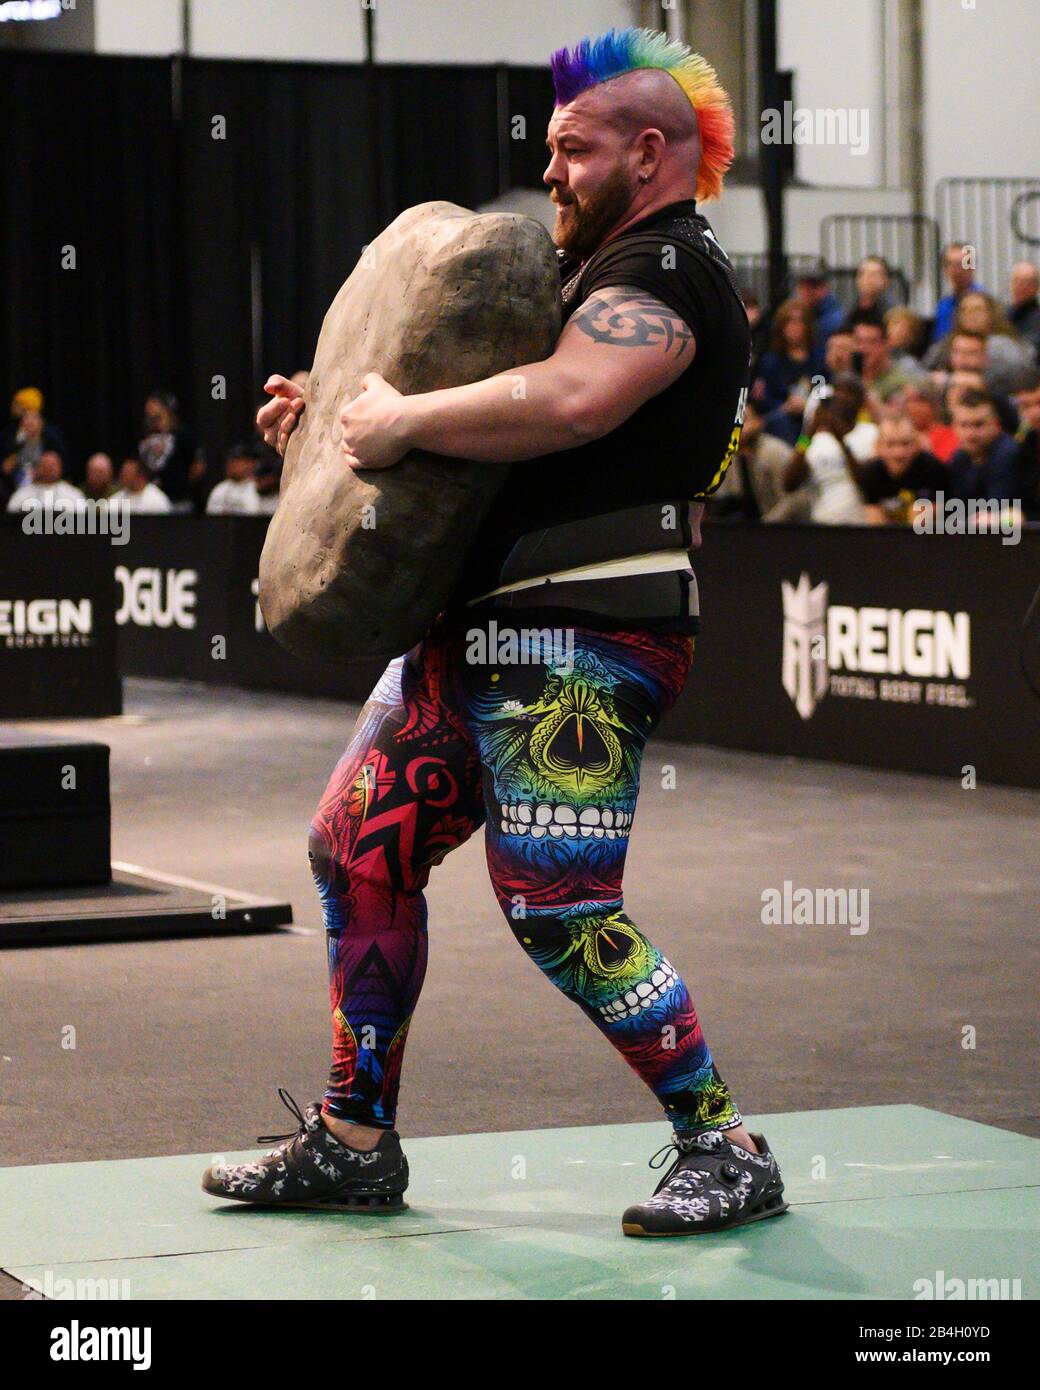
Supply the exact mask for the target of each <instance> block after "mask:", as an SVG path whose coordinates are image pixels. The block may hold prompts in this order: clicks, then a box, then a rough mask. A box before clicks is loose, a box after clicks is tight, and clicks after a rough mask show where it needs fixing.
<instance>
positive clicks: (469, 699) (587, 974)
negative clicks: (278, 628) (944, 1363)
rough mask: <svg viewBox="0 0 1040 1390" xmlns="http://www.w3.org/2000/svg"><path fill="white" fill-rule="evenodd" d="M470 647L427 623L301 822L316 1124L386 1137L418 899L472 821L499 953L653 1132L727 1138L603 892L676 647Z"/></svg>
mask: <svg viewBox="0 0 1040 1390" xmlns="http://www.w3.org/2000/svg"><path fill="white" fill-rule="evenodd" d="M484 626H485V630H486V627H487V624H486V622H485V625H484ZM472 631H473V629H472V628H468V629H466V630H465V631H463V630H462V629H460V628H451V627H449V626H448V625H447V624H446V623H445V622H444V620H443V619H440V620H438V622H437V623H435V624H434V626H433V628H432V629H431V630H430V632H429V634H428V635H427V637H426V638H425V639H424V640H423V641H422V642H421V643H420V644H419V645H418V646H417V647H415V648H414V649H413V650H412V651H411V652H409V653H408V654H407V656H404V657H399V658H397V660H395V661H392V662H391V663H390V665H389V666H388V668H387V670H386V672H385V674H384V675H383V677H382V678H381V680H380V681H379V682H378V684H377V685H376V688H375V690H374V691H373V692H372V694H371V696H370V697H369V700H368V702H367V704H366V705H365V707H364V709H363V710H362V712H361V715H360V717H359V719H358V722H357V725H356V726H355V729H354V733H353V736H352V739H351V742H350V744H349V746H348V748H347V750H346V752H345V753H344V754H343V756H342V758H341V759H340V761H339V763H338V764H337V766H336V768H335V771H334V772H333V774H332V777H331V779H330V781H329V784H328V787H327V788H326V791H325V794H324V796H323V797H322V800H321V804H320V806H319V808H318V810H317V812H316V814H315V817H314V820H313V823H312V826H311V835H310V858H311V869H312V872H313V874H314V879H315V882H316V883H317V886H318V890H319V893H320V894H321V899H322V907H323V911H324V918H325V928H326V932H327V938H328V953H329V991H330V999H331V1005H332V1022H333V1055H332V1068H331V1073H330V1077H329V1083H328V1089H327V1091H326V1093H325V1102H324V1108H325V1110H326V1111H328V1112H330V1113H331V1114H333V1115H336V1116H339V1117H340V1118H341V1119H345V1120H353V1121H355V1122H356V1123H360V1124H365V1125H372V1126H376V1127H380V1128H386V1129H389V1128H392V1126H393V1124H394V1117H395V1113H396V1108H397V1093H398V1086H399V1083H400V1077H401V1063H402V1059H403V1055H404V1047H405V1042H406V1039H407V1036H408V1025H409V1022H410V1020H411V1017H412V1012H413V1010H414V1008H415V1005H416V1002H417V1000H418V998H419V992H420V990H421V988H422V983H423V976H424V974H425V971H426V954H427V925H426V901H425V898H424V896H423V888H424V887H425V885H426V882H427V880H428V878H429V874H430V870H431V869H432V868H433V866H434V865H435V864H439V863H440V861H441V860H442V859H443V858H444V856H445V855H446V854H448V853H449V852H450V851H451V850H452V849H454V848H455V847H456V846H457V845H461V844H463V843H464V841H466V840H467V839H468V838H469V837H470V836H471V835H472V834H473V833H474V831H476V830H478V829H479V828H480V826H481V825H485V827H486V828H485V842H486V850H487V863H488V869H489V871H490V875H491V882H492V884H493V886H494V890H495V893H496V896H497V898H498V902H499V905H500V906H501V908H502V911H503V913H504V914H505V917H506V921H507V922H508V924H509V926H510V928H511V930H512V932H513V934H514V936H515V937H516V939H517V941H518V942H519V944H520V945H521V947H522V948H523V950H524V951H526V952H527V954H528V955H529V956H530V957H531V959H532V960H533V961H534V962H535V963H536V964H537V965H538V966H539V968H540V969H541V970H542V971H543V972H544V973H545V974H546V975H547V976H548V977H549V979H550V980H551V981H552V983H553V984H554V985H556V986H557V988H558V989H560V990H562V991H563V993H564V994H565V995H567V997H568V998H569V999H572V1000H574V1002H575V1003H576V1004H577V1005H578V1007H579V1008H580V1009H582V1010H583V1011H584V1012H585V1013H586V1014H587V1015H588V1017H589V1018H590V1019H591V1020H592V1022H593V1023H594V1024H595V1025H596V1027H597V1028H598V1029H599V1030H600V1031H601V1032H602V1033H603V1034H604V1035H605V1036H606V1037H607V1038H608V1039H609V1040H610V1042H611V1043H613V1045H614V1047H615V1048H617V1050H618V1051H619V1052H620V1053H621V1055H622V1056H623V1057H624V1058H625V1060H626V1061H627V1062H628V1063H629V1065H630V1066H631V1067H632V1068H633V1069H634V1070H635V1071H636V1072H637V1073H638V1074H639V1076H640V1077H642V1079H643V1080H644V1081H645V1082H646V1084H647V1085H648V1086H649V1087H650V1089H651V1090H652V1091H653V1093H654V1095H655V1096H656V1097H657V1099H658V1100H659V1101H660V1103H661V1104H662V1105H663V1107H664V1110H665V1114H666V1116H667V1118H668V1119H669V1121H670V1122H671V1124H672V1127H673V1128H674V1129H675V1130H677V1131H678V1132H680V1133H687V1134H688V1133H696V1132H698V1131H700V1130H705V1129H730V1128H733V1127H735V1126H736V1125H739V1124H740V1123H741V1116H740V1114H739V1112H738V1111H737V1109H736V1107H735V1106H734V1104H733V1101H732V1099H731V1098H730V1094H729V1091H728V1089H727V1087H726V1085H725V1083H724V1082H723V1080H722V1078H721V1076H720V1075H719V1073H718V1071H717V1070H716V1068H715V1065H714V1063H713V1062H712V1058H711V1054H710V1052H709V1051H708V1047H707V1044H706V1043H705V1041H704V1036H703V1034H702V1032H701V1027H700V1023H699V1022H698V1019H697V1014H696V1013H695V1011H694V1007H693V1004H692V1002H691V1000H690V996H689V994H688V993H687V990H686V986H685V984H684V983H683V981H682V979H681V978H680V976H679V974H678V972H677V971H676V970H675V969H674V967H673V966H672V965H670V964H669V962H668V961H667V960H666V959H665V957H664V956H662V954H661V953H660V951H658V950H657V949H656V947H654V946H652V945H651V943H650V942H649V941H648V940H647V939H646V937H645V936H644V935H643V934H642V932H641V931H639V929H638V928H637V927H636V925H635V923H634V922H633V921H632V919H631V918H630V917H629V916H628V915H627V914H626V913H625V911H624V901H623V894H622V886H621V884H622V874H623V870H624V864H625V852H626V850H627V848H628V837H629V834H630V832H631V830H632V823H633V817H634V814H635V809H636V797H637V794H638V790H639V768H640V762H641V759H642V754H643V749H644V746H645V744H646V741H647V738H648V737H649V735H650V733H651V732H652V731H653V729H654V728H655V727H656V725H657V723H658V721H659V720H660V718H661V716H662V715H663V714H664V713H665V711H666V710H667V709H668V708H669V707H670V706H671V705H672V704H673V703H674V701H675V699H676V698H677V697H678V695H679V693H680V691H681V690H682V687H683V683H684V682H685V679H686V675H687V672H688V670H689V667H690V662H691V660H692V655H693V641H692V639H691V638H689V637H686V636H682V635H679V634H675V633H669V634H660V633H651V632H645V631H626V632H616V631H615V632H610V633H603V632H598V631H595V630H592V629H586V628H571V629H567V630H566V631H567V633H568V635H572V636H573V641H572V643H570V644H568V646H567V647H566V648H557V649H556V650H553V649H552V648H551V647H548V646H540V645H539V639H537V638H535V639H532V638H531V636H530V630H529V629H522V628H517V629H514V633H515V634H517V637H518V643H519V645H518V646H517V647H515V648H514V650H512V651H508V650H506V651H502V650H500V649H499V647H498V646H497V644H495V645H494V650H493V651H491V653H490V655H489V653H488V652H486V651H485V652H480V651H478V650H476V649H475V646H474V643H473V642H472V641H471V640H470V634H471V633H472ZM525 634H526V635H525ZM492 635H494V634H492ZM500 656H501V657H502V658H503V659H498V658H499V657H500ZM477 657H479V658H480V659H476V658H477ZM506 658H508V659H506Z"/></svg>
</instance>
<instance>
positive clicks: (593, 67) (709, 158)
mask: <svg viewBox="0 0 1040 1390" xmlns="http://www.w3.org/2000/svg"><path fill="white" fill-rule="evenodd" d="M550 62H551V66H552V75H553V88H554V90H555V93H556V104H557V106H566V105H567V103H568V102H569V101H573V100H574V98H575V97H576V96H578V95H579V94H580V93H581V92H585V91H587V90H588V89H589V88H590V87H596V86H598V85H599V84H600V83H601V82H609V81H610V79H611V78H612V77H621V76H622V75H623V74H624V73H626V72H636V71H637V70H638V69H639V68H658V69H659V70H660V71H661V72H666V73H668V75H669V76H670V77H674V78H675V80H676V82H678V84H679V86H680V87H681V88H682V90H683V92H684V93H685V94H686V98H687V100H688V101H689V103H690V105H691V106H692V107H693V109H694V111H695V112H696V113H697V127H698V129H699V131H700V140H701V162H700V168H699V169H698V170H697V198H698V199H701V200H703V199H705V198H717V197H718V196H719V194H720V193H721V192H722V179H723V175H724V174H725V172H726V170H727V169H728V168H729V166H730V165H731V164H732V163H733V110H732V108H731V106H730V104H729V97H728V96H727V95H726V93H725V91H724V90H723V88H722V87H721V86H720V85H719V79H718V76H717V74H716V72H715V69H714V68H713V67H712V66H711V64H710V63H709V62H707V60H706V59H704V58H702V57H701V55H700V54H699V53H693V52H691V51H690V49H688V48H687V47H686V45H685V44H683V43H678V42H677V41H675V40H672V39H669V38H668V37H667V36H666V35H665V34H656V33H654V31H653V30H652V29H611V30H609V31H608V32H607V33H606V34H601V35H600V36H599V38H596V39H582V41H581V42H580V43H578V44H575V46H574V48H573V49H571V50H568V49H566V48H558V49H557V50H556V52H555V53H554V54H553V55H552V58H551V60H550Z"/></svg>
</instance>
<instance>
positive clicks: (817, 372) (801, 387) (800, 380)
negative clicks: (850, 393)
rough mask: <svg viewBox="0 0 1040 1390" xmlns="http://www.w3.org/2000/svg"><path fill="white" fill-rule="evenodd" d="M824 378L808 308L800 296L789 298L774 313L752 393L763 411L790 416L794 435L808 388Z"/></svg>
mask: <svg viewBox="0 0 1040 1390" xmlns="http://www.w3.org/2000/svg"><path fill="white" fill-rule="evenodd" d="M826 379H827V366H826V360H825V357H824V353H823V350H822V349H821V348H818V347H817V346H816V345H815V343H814V342H813V324H812V319H811V317H810V314H809V311H808V309H806V307H805V305H804V304H802V303H801V302H800V301H799V300H797V299H788V300H787V301H786V302H785V303H783V304H781V305H780V308H779V309H777V311H776V313H775V314H774V316H773V331H772V340H771V343H770V348H769V351H768V352H764V353H763V354H762V357H761V359H760V361H759V364H758V376H757V377H756V379H755V383H754V385H753V387H752V391H751V393H752V395H753V396H754V398H755V400H756V401H757V402H758V405H759V407H760V409H761V411H762V413H763V415H766V416H770V415H773V414H774V413H775V414H778V415H781V416H783V417H785V420H787V419H789V420H790V422H791V423H792V425H793V426H794V427H795V429H794V438H795V439H797V438H798V434H799V429H800V424H801V418H802V413H803V411H804V410H805V403H806V401H807V400H808V398H809V392H810V391H811V390H812V388H813V386H817V385H820V384H822V383H823V382H824V381H825V380H826ZM770 433H773V430H772V429H771V428H770Z"/></svg>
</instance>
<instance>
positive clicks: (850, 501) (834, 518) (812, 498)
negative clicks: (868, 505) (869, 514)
mask: <svg viewBox="0 0 1040 1390" xmlns="http://www.w3.org/2000/svg"><path fill="white" fill-rule="evenodd" d="M853 423H854V417H853V416H852V415H851V414H850V411H849V406H848V402H847V401H845V400H842V398H841V397H838V398H837V399H835V398H834V397H831V398H830V399H826V400H821V401H820V403H819V405H818V406H817V409H816V413H815V415H814V416H813V422H812V426H811V430H812V438H811V439H810V440H809V441H808V443H805V442H804V437H803V440H799V443H798V448H797V450H796V451H795V456H794V458H793V459H792V460H791V462H790V463H789V464H788V466H787V469H786V471H785V473H784V487H785V489H786V490H787V491H788V492H794V491H795V489H796V488H799V487H801V486H802V484H804V485H805V488H806V494H807V497H808V503H809V520H810V521H815V522H817V523H818V524H820V525H824V526H843V525H844V526H861V525H863V524H864V523H865V521H866V512H865V509H864V506H863V499H862V497H861V495H860V491H859V487H858V485H857V481H856V474H855V466H856V465H855V461H854V459H853V457H852V454H851V453H850V451H849V449H848V448H847V447H846V445H845V444H844V443H843V440H844V438H845V436H846V435H847V434H848V433H849V430H850V429H851V427H852V425H853Z"/></svg>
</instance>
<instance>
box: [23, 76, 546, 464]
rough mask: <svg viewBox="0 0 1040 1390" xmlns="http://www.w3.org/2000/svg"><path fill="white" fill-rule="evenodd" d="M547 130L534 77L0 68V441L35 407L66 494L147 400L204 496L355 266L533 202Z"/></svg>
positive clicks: (135, 420)
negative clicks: (431, 202) (68, 265)
mask: <svg viewBox="0 0 1040 1390" xmlns="http://www.w3.org/2000/svg"><path fill="white" fill-rule="evenodd" d="M551 109H552V98H551V87H550V83H549V78H548V74H547V73H546V72H543V71H540V70H537V69H504V70H503V69H499V70H496V69H494V68H486V67H432V66H429V67H427V66H401V67H397V66H393V67H380V66H378V65H376V66H374V67H364V66H344V65H335V66H332V65H329V66H325V65H320V64H313V65H312V64H307V65H299V64H293V65H287V64H286V65H283V64H278V63H247V62H221V61H209V60H204V59H184V60H181V59H172V60H171V59H136V58H112V57H103V56H97V55H93V54H82V55H67V54H51V53H14V52H4V53H0V115H2V119H3V127H2V128H3V131H4V135H5V144H6V159H5V160H4V161H3V165H2V171H0V197H2V215H0V248H2V260H0V290H2V298H3V313H2V325H0V412H2V418H3V421H4V422H6V410H7V402H8V401H9V400H10V397H11V395H12V394H13V392H14V391H15V390H16V389H18V388H19V387H21V386H27V385H34V386H39V387H40V388H41V389H42V391H43V392H44V395H45V397H46V402H47V403H46V412H45V413H46V415H47V416H48V418H49V419H51V420H53V421H54V423H56V424H57V425H59V426H60V427H61V428H62V430H63V431H64V433H65V435H66V438H67V440H68V444H69V454H70V457H69V459H68V460H67V464H66V472H67V474H68V475H69V476H71V477H73V478H78V477H79V476H81V473H82V464H83V461H84V459H85V458H86V456H87V454H89V453H91V452H92V451H94V450H95V449H103V450H105V451H106V452H108V453H111V454H112V455H113V457H114V458H115V460H116V463H117V465H118V462H119V459H120V457H121V456H123V455H124V454H125V453H126V452H128V451H131V450H132V449H133V447H134V445H135V443H136V440H137V437H138V435H139V433H140V417H141V409H142V406H143V402H144V398H145V396H146V395H147V393H148V392H149V391H150V390H152V389H154V388H157V387H164V388H166V389H169V390H172V391H173V392H174V393H175V394H176V395H177V396H178V397H179V399H180V401H181V406H182V418H183V420H184V421H185V423H186V424H187V425H188V426H189V427H190V428H191V429H192V430H193V431H194V433H195V434H196V435H197V436H198V438H199V439H200V441H201V442H202V444H203V445H204V447H205V449H206V452H207V456H208V458H209V462H210V471H211V476H212V477H213V479H214V480H215V479H216V477H218V476H219V475H220V473H221V472H222V455H223V451H224V449H225V448H226V447H227V445H228V444H229V443H231V442H232V441H233V440H234V439H237V438H241V437H247V438H248V437H249V435H250V434H251V431H252V419H253V415H254V414H255V411H256V406H257V403H258V401H259V400H260V399H261V395H262V393H261V389H260V388H261V385H262V383H263V380H264V379H265V377H266V376H267V375H268V374H269V373H270V372H271V371H282V372H284V373H285V374H287V375H288V374H289V373H291V372H293V371H295V370H297V369H298V368H300V367H306V366H307V365H309V362H310V358H311V354H312V352H313V348H314V344H315V341H316V339H317V335H318V331H319V329H320V327H321V321H322V318H323V317H324V314H325V311H326V309H327V308H328V306H329V304H330V303H331V301H332V298H333V296H334V295H335V293H336V290H337V289H338V288H339V286H340V284H341V283H342V282H343V280H344V279H345V278H346V277H347V275H348V274H349V273H350V270H351V268H352V267H353V265H354V264H355V262H356V261H357V258H358V256H359V255H360V253H361V250H362V248H363V246H364V245H365V244H366V243H367V242H369V241H371V240H372V239H373V238H374V237H375V236H377V235H378V233H379V232H380V231H381V230H382V229H383V227H385V226H386V224H387V223H388V222H389V221H391V220H392V218H394V217H395V216H397V214H398V213H399V212H401V211H402V210H403V209H404V208H406V207H409V206H411V205H413V204H415V203H419V202H424V201H426V200H428V199H432V198H441V199H447V200H449V201H451V202H457V203H461V204H462V205H464V206H468V207H474V206H476V205H477V204H479V203H484V202H488V201H489V200H491V199H493V198H495V197H496V196H497V195H498V194H499V193H500V192H501V191H503V190H504V189H505V188H508V187H510V186H514V187H515V186H527V187H537V186H540V183H541V172H542V169H543V168H544V165H545V148H544V138H545V126H546V122H547V120H548V117H549V114H550V113H551ZM516 116H522V117H523V126H522V133H523V138H522V139H516V138H514V136H515V134H516V130H517V126H516V122H515V120H514V118H515V117H516ZM67 246H72V247H74V248H75V257H76V268H75V269H74V270H72V269H63V268H62V263H61V258H62V248H64V247H67Z"/></svg>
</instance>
